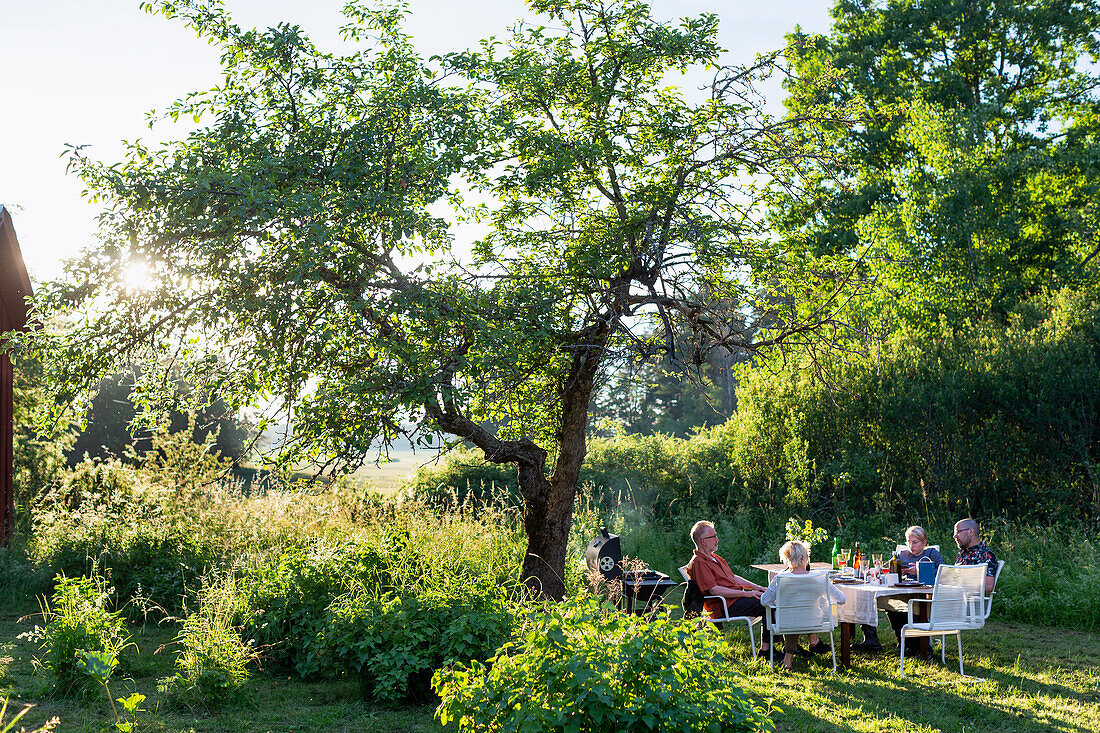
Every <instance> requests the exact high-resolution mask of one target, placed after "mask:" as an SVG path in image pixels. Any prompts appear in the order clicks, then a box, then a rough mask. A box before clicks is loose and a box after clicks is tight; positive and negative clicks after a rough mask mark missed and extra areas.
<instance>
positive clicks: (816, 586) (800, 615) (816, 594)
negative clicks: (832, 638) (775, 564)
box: [773, 573, 836, 634]
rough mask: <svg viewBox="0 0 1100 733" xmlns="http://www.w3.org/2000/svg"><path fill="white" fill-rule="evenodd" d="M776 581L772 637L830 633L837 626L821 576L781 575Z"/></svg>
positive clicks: (823, 575) (825, 577)
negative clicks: (776, 634) (818, 632)
mask: <svg viewBox="0 0 1100 733" xmlns="http://www.w3.org/2000/svg"><path fill="white" fill-rule="evenodd" d="M775 581H776V588H775V625H774V627H773V631H774V632H775V633H778V634H793V633H811V632H817V631H831V630H832V629H833V628H834V627H835V626H836V621H835V619H834V616H833V610H832V605H831V602H830V598H829V578H828V577H827V576H826V575H825V574H824V573H807V574H805V575H791V574H780V575H777V576H776V579H775Z"/></svg>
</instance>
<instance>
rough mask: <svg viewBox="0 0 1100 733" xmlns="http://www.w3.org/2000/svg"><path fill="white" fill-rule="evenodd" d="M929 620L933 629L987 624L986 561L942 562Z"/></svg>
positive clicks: (973, 627)
mask: <svg viewBox="0 0 1100 733" xmlns="http://www.w3.org/2000/svg"><path fill="white" fill-rule="evenodd" d="M928 622H929V628H930V630H934V629H980V628H981V627H982V626H983V625H985V565H940V567H939V570H938V572H937V573H936V584H935V586H933V588H932V608H931V611H930V612H929V616H928Z"/></svg>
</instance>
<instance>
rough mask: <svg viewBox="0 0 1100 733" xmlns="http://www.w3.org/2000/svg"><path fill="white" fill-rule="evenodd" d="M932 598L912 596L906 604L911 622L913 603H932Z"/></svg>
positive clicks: (911, 621)
mask: <svg viewBox="0 0 1100 733" xmlns="http://www.w3.org/2000/svg"><path fill="white" fill-rule="evenodd" d="M931 602H932V599H931V598H910V599H909V603H907V604H906V608H907V609H908V613H909V623H910V624H911V623H913V604H914V603H931Z"/></svg>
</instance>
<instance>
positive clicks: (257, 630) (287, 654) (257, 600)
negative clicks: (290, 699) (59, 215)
mask: <svg viewBox="0 0 1100 733" xmlns="http://www.w3.org/2000/svg"><path fill="white" fill-rule="evenodd" d="M238 582H239V584H240V593H241V594H242V605H241V607H240V609H239V611H238V615H239V621H240V622H241V626H242V633H243V634H244V636H245V638H247V639H249V640H250V641H251V642H252V643H254V644H255V645H256V646H257V648H258V649H260V650H262V652H263V655H264V659H265V661H266V662H267V663H268V664H269V665H272V666H275V667H276V668H289V669H293V670H294V671H295V672H297V673H298V675H299V676H301V677H309V676H312V675H315V674H317V673H318V672H319V671H320V670H321V667H322V659H321V656H320V654H319V652H318V649H317V642H316V639H318V638H323V636H324V633H325V623H326V618H327V610H326V609H327V608H328V606H329V604H331V603H332V602H333V600H334V599H336V598H339V597H340V596H342V595H344V594H345V593H346V592H347V591H348V590H349V589H350V588H352V587H354V586H356V585H357V584H360V583H361V584H364V585H368V586H371V587H374V588H377V589H379V590H380V591H384V589H386V588H388V587H392V585H391V580H390V578H389V574H388V565H387V563H386V561H385V559H384V557H383V555H382V554H381V552H380V551H379V550H378V549H376V548H374V547H372V546H370V545H365V544H364V545H359V544H357V543H354V542H339V543H331V542H325V541H316V542H313V543H311V544H310V546H308V547H305V548H301V547H291V548H287V549H286V550H285V551H283V553H282V554H281V555H279V556H278V557H277V558H276V559H275V561H274V562H273V563H270V564H268V563H262V562H261V563H256V564H254V565H252V566H251V567H249V568H248V569H247V570H246V571H245V572H244V573H243V575H242V577H241V578H240V580H239V581H238Z"/></svg>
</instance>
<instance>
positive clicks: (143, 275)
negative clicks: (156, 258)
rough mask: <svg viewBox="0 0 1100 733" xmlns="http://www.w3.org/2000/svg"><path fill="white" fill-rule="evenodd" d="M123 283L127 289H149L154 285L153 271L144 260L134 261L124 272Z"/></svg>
mask: <svg viewBox="0 0 1100 733" xmlns="http://www.w3.org/2000/svg"><path fill="white" fill-rule="evenodd" d="M122 284H123V285H125V286H126V289H127V290H148V289H149V288H150V287H152V286H153V279H152V272H151V271H150V270H149V265H147V264H145V263H144V262H132V263H130V264H129V265H128V266H127V267H126V269H125V270H124V271H123V273H122Z"/></svg>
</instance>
